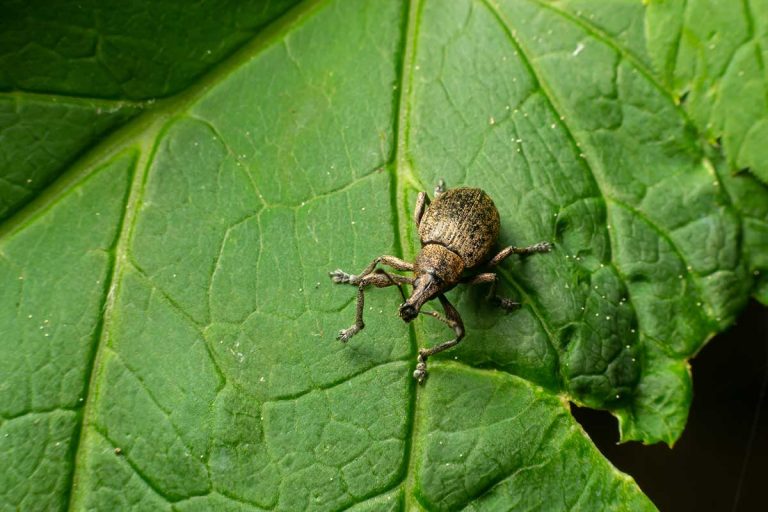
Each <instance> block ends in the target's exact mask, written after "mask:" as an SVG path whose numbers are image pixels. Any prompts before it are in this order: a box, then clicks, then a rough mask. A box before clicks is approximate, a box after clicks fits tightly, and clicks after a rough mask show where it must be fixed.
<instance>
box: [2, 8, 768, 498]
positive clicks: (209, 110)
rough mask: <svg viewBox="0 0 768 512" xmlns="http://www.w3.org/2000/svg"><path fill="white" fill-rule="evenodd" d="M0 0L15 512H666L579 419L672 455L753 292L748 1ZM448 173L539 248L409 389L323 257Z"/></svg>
mask: <svg viewBox="0 0 768 512" xmlns="http://www.w3.org/2000/svg"><path fill="white" fill-rule="evenodd" d="M0 5H2V11H3V16H0V91H2V92H0V143H1V144H2V151H0V219H3V221H2V222H3V223H2V226H1V227H0V282H1V283H2V293H0V334H1V337H0V375H2V381H1V382H0V416H1V417H2V419H1V420H0V421H1V423H0V456H1V457H2V460H3V465H4V466H5V468H6V469H5V471H3V472H2V474H0V508H2V509H3V510H13V509H16V508H20V509H24V510H57V509H67V508H69V509H73V510H86V509H99V510H113V509H146V510H170V509H173V510H180V511H191V510H211V509H216V510H339V509H350V510H356V511H372V510H399V509H408V510H412V509H419V508H421V509H426V510H456V509H460V508H466V509H470V510H501V509H518V508H519V509H541V510H560V509H581V510H609V509H613V510H640V509H653V505H652V504H651V503H650V501H648V499H647V498H646V497H645V496H644V495H643V494H642V492H641V491H640V490H639V489H638V487H637V486H636V485H635V483H634V481H633V480H632V479H631V478H630V477H628V476H626V475H623V474H622V473H620V472H618V471H617V470H616V469H615V468H613V467H612V466H611V465H610V463H609V462H608V461H607V460H606V459H604V458H603V457H602V456H601V455H600V453H599V452H598V451H597V449H596V448H595V446H594V445H593V444H592V443H591V441H590V440H589V438H588V437H587V436H586V434H585V433H584V432H583V431H582V430H581V428H580V427H579V425H578V424H577V423H576V422H575V421H574V419H573V418H572V417H571V415H570V412H569V402H575V403H578V404H584V405H587V406H591V407H596V408H601V409H606V410H609V411H611V412H612V413H613V414H614V415H615V416H617V417H618V419H619V422H620V427H621V436H622V439H623V440H640V441H642V442H645V443H652V442H659V441H663V442H667V443H670V444H671V443H673V442H674V441H675V439H677V438H678V437H679V436H680V434H681V431H682V429H683V427H684V424H685V419H686V415H687V410H688V407H689V404H690V397H691V376H690V374H689V368H688V364H687V360H688V359H689V358H690V357H692V356H693V355H694V354H695V353H696V352H697V351H698V350H699V349H700V348H701V347H702V345H703V344H704V343H705V342H706V340H707V339H709V338H710V337H711V336H712V335H713V334H715V333H717V332H719V331H721V330H722V329H723V328H725V327H726V326H727V325H729V324H730V323H731V322H732V321H733V320H734V318H735V317H736V315H737V314H738V312H739V310H740V309H741V308H742V307H743V305H744V303H745V301H746V300H747V299H748V297H749V295H750V294H751V293H754V294H755V296H756V297H757V298H758V299H760V300H762V301H764V302H768V286H766V280H765V277H764V275H765V273H764V272H765V270H766V267H768V250H766V245H768V242H767V240H768V224H767V223H766V219H767V218H768V192H767V191H766V188H765V187H764V186H763V185H762V184H761V183H760V182H759V180H758V179H757V178H760V179H763V180H765V179H766V175H767V174H768V164H767V161H768V156H767V155H768V154H767V153H766V151H768V147H766V145H765V144H764V143H763V141H764V140H765V139H766V130H768V128H766V126H768V124H766V123H768V115H766V110H767V109H768V107H767V106H766V70H765V66H764V62H765V61H766V51H768V50H766V48H768V43H767V42H766V19H765V14H762V15H759V14H758V13H766V12H768V6H767V5H766V2H765V0H750V1H746V2H743V3H739V4H738V5H735V4H733V3H732V2H728V1H725V0H722V1H720V2H713V1H710V2H704V1H689V2H682V1H675V2H658V3H656V2H651V3H650V5H647V6H644V5H642V3H641V2H639V1H636V2H635V1H621V2H612V3H607V2H594V1H588V0H569V1H557V2H543V1H536V0H525V1H513V0H457V1H451V2H440V1H438V0H422V1H414V2H412V3H408V2H396V1H391V0H376V1H370V2H369V1H366V2H355V1H351V0H326V1H314V2H313V1H306V2H302V3H297V4H296V5H294V2H291V1H283V2H265V3H257V2H254V3H250V4H247V5H245V4H242V3H239V2H234V1H218V2H198V3H194V4H189V3H188V2H175V3H174V2H164V3H162V4H154V3H150V2H143V1H134V2H119V3H118V2H95V1H93V2H79V3H77V4H71V5H67V6H58V7H57V8H56V9H51V8H48V7H47V6H46V3H45V2H16V1H4V2H2V3H1V4H0ZM708 9H713V10H714V11H713V12H714V14H711V15H707V16H702V13H706V12H709V11H707V10H708ZM702 19H703V20H704V22H700V20H702ZM158 98H159V99H158ZM744 168H748V169H747V170H745V169H744ZM440 178H444V179H445V180H446V181H447V182H448V184H449V185H450V186H458V185H473V186H479V187H482V188H484V189H485V190H486V191H488V193H489V194H490V195H491V196H492V197H493V198H494V200H495V202H496V204H497V206H498V208H499V211H500V213H501V217H502V234H501V242H502V243H505V244H518V245H523V244H529V243H533V242H538V241H540V240H550V241H553V242H554V243H555V250H554V251H553V252H552V253H550V254H547V255H539V256H532V257H529V258H525V259H519V258H511V259H510V260H509V261H508V262H506V263H505V264H504V265H503V266H502V270H501V274H502V277H503V279H502V286H501V288H502V291H503V292H504V293H505V294H506V295H507V296H510V297H514V298H516V299H518V300H520V301H521V302H523V304H524V307H523V308H522V309H521V310H519V311H517V312H515V313H512V314H504V313H502V312H500V311H496V310H493V309H492V308H489V307H488V305H487V304H486V303H485V302H484V300H483V296H484V290H465V289H458V290H455V291H453V292H451V293H450V297H451V298H452V299H453V301H454V302H455V303H456V305H457V307H458V308H459V310H460V311H461V312H462V314H463V315H464V319H465V323H466V325H467V329H468V336H467V338H466V340H465V342H463V343H462V344H461V345H460V346H459V347H457V348H456V349H455V350H452V351H450V352H447V353H445V354H444V355H443V356H442V357H436V358H435V359H434V360H433V361H430V371H431V373H430V377H429V379H428V380H427V382H426V384H425V385H424V386H417V385H415V383H414V381H413V380H412V378H411V376H410V375H411V372H412V371H413V368H414V364H415V354H416V350H417V347H418V346H427V345H430V344H433V343H436V342H438V341H442V340H444V339H447V336H448V332H447V331H446V329H445V327H444V326H441V325H439V324H437V323H436V322H430V319H429V318H427V319H426V320H424V319H419V320H417V321H416V322H414V324H412V325H410V326H407V325H405V324H403V323H402V322H401V321H400V320H399V319H398V318H397V317H396V315H395V311H396V306H397V304H398V298H399V297H398V295H397V293H396V292H395V291H394V290H392V289H387V290H376V291H373V292H372V293H370V294H369V295H368V297H367V299H366V308H365V313H366V321H367V327H366V329H365V330H364V331H363V332H362V333H361V334H359V335H358V336H357V337H356V338H354V339H353V340H351V341H350V342H349V344H348V345H346V346H342V345H341V344H339V343H337V342H335V341H334V340H333V338H334V336H335V334H336V332H337V331H338V329H340V328H342V327H346V326H347V325H349V323H351V321H352V318H353V315H354V296H355V293H354V290H353V289H351V288H348V287H340V286H333V285H332V284H331V283H330V282H329V280H328V277H327V272H328V271H329V270H331V269H333V268H336V267H341V268H343V269H346V270H350V271H356V270H358V269H362V268H363V267H364V266H365V265H366V264H367V263H368V262H369V261H370V260H371V259H372V258H374V257H375V256H377V255H380V254H385V253H387V254H395V255H398V256H401V257H405V258H412V257H413V256H414V254H415V252H416V250H417V249H418V237H417V233H416V231H415V229H414V226H413V224H412V221H411V220H410V219H411V214H410V212H411V208H412V206H413V203H414V200H415V197H416V193H417V192H418V191H420V190H425V189H426V190H429V189H431V186H432V185H433V184H434V183H436V182H437V180H438V179H440ZM436 324H437V325H436Z"/></svg>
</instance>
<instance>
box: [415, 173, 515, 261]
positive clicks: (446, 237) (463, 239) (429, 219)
mask: <svg viewBox="0 0 768 512" xmlns="http://www.w3.org/2000/svg"><path fill="white" fill-rule="evenodd" d="M499 226H500V223H499V211H498V210H497V209H496V205H494V204H493V201H492V200H491V198H490V197H488V194H486V193H485V192H483V191H482V190H480V189H479V188H452V189H450V190H446V191H445V192H443V193H442V194H440V196H439V197H438V198H437V199H435V200H434V201H433V202H432V203H431V204H430V205H429V207H428V208H427V211H426V212H424V216H423V217H422V218H421V223H420V224H419V236H420V238H421V244H422V245H426V244H430V243H433V244H439V245H442V246H444V247H446V248H448V249H450V250H451V251H453V252H455V253H456V254H458V255H459V256H461V258H462V259H463V260H464V264H465V267H466V268H471V267H474V266H476V265H478V264H480V263H482V262H483V261H485V260H486V259H488V255H489V253H490V251H491V248H492V247H493V245H494V244H495V243H496V239H497V238H498V237H499Z"/></svg>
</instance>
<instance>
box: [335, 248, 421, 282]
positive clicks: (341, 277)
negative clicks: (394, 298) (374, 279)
mask: <svg viewBox="0 0 768 512" xmlns="http://www.w3.org/2000/svg"><path fill="white" fill-rule="evenodd" d="M379 263H381V264H382V265H387V266H388V267H392V268H394V269H396V270H406V271H410V272H413V263H408V262H407V261H404V260H401V259H400V258H396V257H395V256H386V255H385V256H379V257H378V258H376V259H375V260H373V261H372V262H371V264H370V265H368V266H367V267H365V269H363V271H362V272H360V273H359V274H357V275H355V274H350V273H348V272H344V271H343V270H341V269H340V268H337V269H336V270H334V271H333V272H328V275H329V276H331V279H333V282H334V283H339V284H351V285H352V286H357V285H358V284H360V281H362V280H363V279H364V278H365V276H367V275H369V274H370V273H371V272H373V269H374V268H376V265H378V264H379Z"/></svg>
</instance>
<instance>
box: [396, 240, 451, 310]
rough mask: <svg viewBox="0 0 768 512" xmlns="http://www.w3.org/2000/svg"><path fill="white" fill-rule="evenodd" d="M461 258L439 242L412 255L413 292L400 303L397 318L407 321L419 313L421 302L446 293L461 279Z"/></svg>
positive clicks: (428, 245)
mask: <svg viewBox="0 0 768 512" xmlns="http://www.w3.org/2000/svg"><path fill="white" fill-rule="evenodd" d="M463 271H464V260H463V259H462V258H461V256H459V255H458V254H456V253H455V252H453V251H451V250H449V249H446V248H445V247H443V246H442V245H438V244H427V245H425V246H424V247H422V248H421V252H419V255H418V256H416V264H415V268H414V274H415V279H414V281H413V293H412V294H411V296H410V297H409V298H408V300H407V301H405V303H404V304H403V305H401V306H400V317H401V318H402V319H403V320H405V321H406V322H410V321H411V320H413V319H414V318H416V316H417V315H418V314H419V311H420V310H421V306H423V305H424V303H426V302H428V301H430V300H432V299H434V298H435V297H436V296H437V295H439V294H440V293H443V292H446V291H448V290H450V289H451V288H453V286H454V285H455V284H456V283H457V282H458V281H459V279H460V278H461V273H462V272H463Z"/></svg>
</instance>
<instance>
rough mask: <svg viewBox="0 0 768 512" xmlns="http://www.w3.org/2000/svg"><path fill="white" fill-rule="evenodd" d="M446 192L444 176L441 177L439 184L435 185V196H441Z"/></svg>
mask: <svg viewBox="0 0 768 512" xmlns="http://www.w3.org/2000/svg"><path fill="white" fill-rule="evenodd" d="M443 192H445V181H444V180H443V178H440V179H439V180H438V182H437V185H436V186H435V197H437V196H439V195H440V194H442V193H443Z"/></svg>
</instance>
